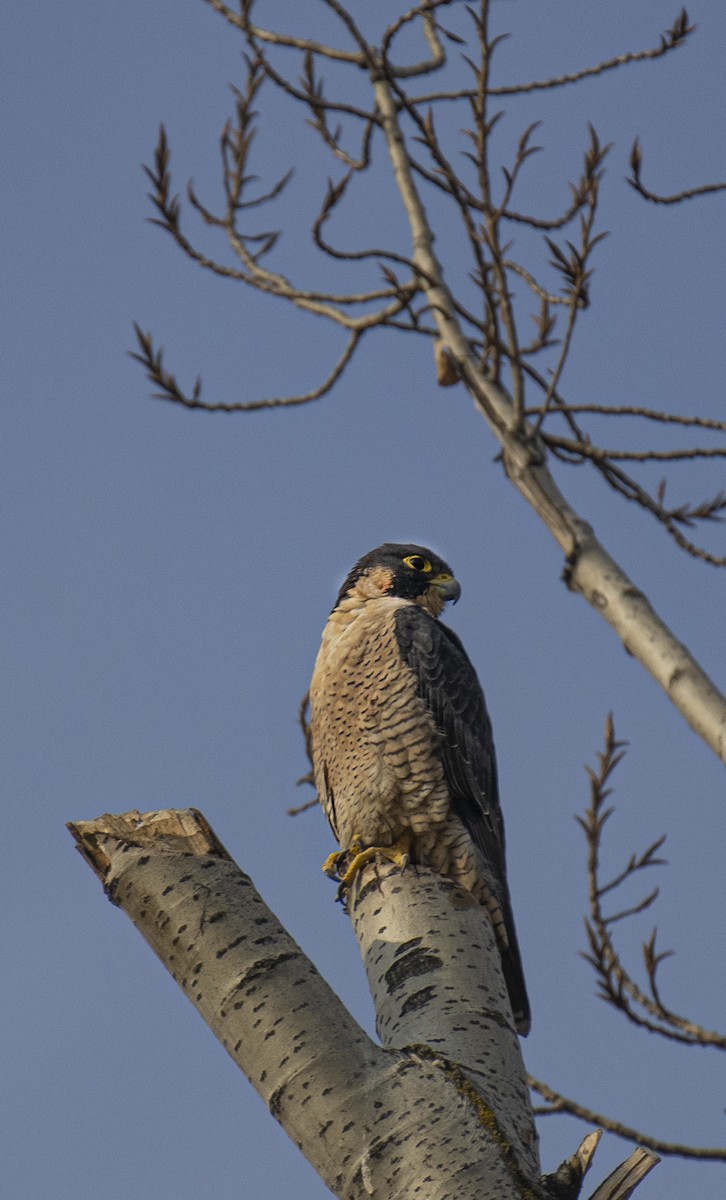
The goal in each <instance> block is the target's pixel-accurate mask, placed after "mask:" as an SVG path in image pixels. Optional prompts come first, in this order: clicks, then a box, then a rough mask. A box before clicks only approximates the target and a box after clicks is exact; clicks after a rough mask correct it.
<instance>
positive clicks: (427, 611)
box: [310, 542, 530, 1035]
mask: <svg viewBox="0 0 726 1200" xmlns="http://www.w3.org/2000/svg"><path fill="white" fill-rule="evenodd" d="M460 593H461V588H460V587H459V584H458V583H457V581H456V579H455V578H454V576H453V574H452V572H451V569H450V568H449V567H448V566H447V564H446V563H445V562H443V561H442V560H441V559H440V558H438V557H437V556H436V555H435V554H432V552H431V551H430V550H426V549H425V548H424V547H423V546H413V545H398V544H395V543H391V542H387V543H385V544H384V545H383V546H379V547H378V549H377V550H372V551H371V552H370V554H366V555H365V556H364V557H363V558H361V559H360V561H359V562H357V563H356V565H355V566H354V567H353V570H352V571H351V572H350V574H349V575H348V577H347V579H346V580H345V583H344V584H343V586H342V588H341V589H340V593H339V595H338V598H337V600H336V603H335V607H334V608H333V611H332V612H331V614H330V617H329V619H328V623H327V625H326V626H325V630H324V632H323V640H322V645H321V647H320V653H319V654H318V658H317V662H316V664H315V670H314V673H313V679H312V683H311V687H310V701H311V707H312V723H311V731H312V750H313V768H314V773H315V783H316V787H317V790H318V796H319V798H320V802H321V805H322V807H323V811H324V812H325V815H326V817H327V819H328V821H329V823H330V826H331V828H332V830H333V833H334V834H335V837H336V839H337V840H338V843H339V845H340V846H341V848H342V850H341V853H339V854H333V855H330V857H329V859H328V860H327V862H326V863H325V864H324V868H323V869H324V870H326V871H327V872H328V873H329V874H333V875H335V876H336V877H337V878H339V879H341V880H342V882H343V884H348V883H349V882H350V881H351V879H352V878H353V876H354V874H355V873H356V871H357V870H358V869H359V868H360V867H362V866H363V865H364V864H365V863H366V862H368V861H370V859H372V858H374V857H375V856H376V855H377V854H383V855H385V856H386V857H388V858H391V859H392V860H393V861H396V862H401V863H402V864H404V865H405V864H406V863H407V862H411V863H415V864H419V865H421V866H425V867H429V868H430V869H431V870H433V871H435V872H437V873H438V874H439V875H444V876H446V877H448V878H449V879H453V880H454V881H455V882H456V883H458V884H459V885H460V886H461V887H463V888H465V889H466V890H467V891H468V892H470V893H471V894H472V895H473V896H474V897H476V899H477V900H478V901H479V902H480V903H481V904H483V905H484V906H485V907H486V909H487V911H488V913H489V916H490V917H491V920H492V925H493V927H494V932H495V935H496V939H497V944H498V946H499V952H500V954H501V959H502V967H503V973H504V979H505V982H506V985H507V989H508V992H509V998H510V1001H511V1004H512V1012H513V1014H514V1020H515V1025H516V1027H517V1030H518V1032H519V1033H521V1034H523V1035H525V1034H527V1033H528V1032H529V1027H530V1016H529V1002H528V1000H527V992H526V988H525V984H524V976H523V973H522V964H521V961H520V957H519V948H518V946H517V937H516V933H515V930H514V918H513V916H512V907H511V902H510V899H509V891H508V888H507V881H506V872H505V863H504V826H503V823H502V814H501V811H500V808H499V795H498V789H497V768H496V761H495V757H494V743H493V741H492V730H491V724H490V721H489V716H488V714H487V710H486V706H485V703H484V696H483V693H482V690H481V686H480V684H479V680H478V679H477V676H476V672H475V671H474V668H473V666H472V665H471V663H470V661H469V659H468V657H467V654H466V651H465V650H464V647H463V646H462V644H461V642H460V641H459V638H458V637H457V636H456V634H455V633H452V631H451V630H450V629H447V627H446V626H445V625H442V624H441V622H440V621H439V620H438V617H439V614H440V613H441V611H442V609H443V607H444V603H445V602H446V601H447V600H454V601H456V600H458V598H459V595H460Z"/></svg>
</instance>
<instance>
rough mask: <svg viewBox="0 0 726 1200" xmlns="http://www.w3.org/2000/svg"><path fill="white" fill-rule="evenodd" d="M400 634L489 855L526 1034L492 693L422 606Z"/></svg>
mask: <svg viewBox="0 0 726 1200" xmlns="http://www.w3.org/2000/svg"><path fill="white" fill-rule="evenodd" d="M396 635H397V640H398V644H399V647H400V650H401V655H402V657H403V659H404V661H405V662H406V663H407V665H408V666H409V668H410V669H411V670H412V671H413V673H414V675H415V677H416V679H417V686H418V693H419V695H420V697H421V699H422V700H423V701H424V704H425V705H426V707H427V708H428V710H429V712H430V713H431V715H432V717H433V719H434V723H435V725H436V729H437V731H438V734H439V738H440V743H439V754H440V757H441V762H442V765H443V769H444V777H445V779H446V783H447V786H448V789H449V793H450V796H451V805H452V810H453V812H454V813H455V814H456V815H457V816H458V817H459V818H460V819H461V821H462V822H463V824H464V826H465V827H466V829H467V830H468V832H469V835H470V836H471V839H472V841H473V842H474V844H475V846H476V847H477V849H478V850H479V853H480V854H481V857H482V860H483V866H484V869H485V872H486V876H487V878H488V880H489V881H490V886H491V887H492V888H493V890H494V895H495V898H496V901H497V903H498V905H499V908H500V911H501V914H502V917H503V920H504V925H505V928H506V931H507V938H508V943H509V944H508V946H506V947H501V954H502V967H503V970H504V977H505V980H506V983H507V988H508V990H509V995H510V998H511V1002H512V1009H513V1011H514V1016H515V1020H516V1023H517V1027H518V1029H519V1031H520V1032H521V1033H523V1034H526V1033H527V1032H528V1031H529V1025H530V1016H529V1001H528V999H527V990H526V986H525V983H524V974H523V971H522V963H521V959H520V955H519V947H518V944H517V935H516V931H515V928H514V917H513V914H512V905H511V901H510V898H509V889H508V887H507V879H506V866H505V858H504V822H503V820H502V813H501V809H500V807H499V786H498V781H497V764H496V757H495V753H494V740H493V737H492V726H491V721H490V720H489V714H488V712H487V709H486V704H485V701H484V693H483V692H482V689H481V684H480V683H479V680H478V678H477V674H476V671H475V670H474V667H473V666H472V664H471V662H470V661H469V657H468V655H467V653H466V651H465V649H464V647H463V646H462V644H461V642H460V640H459V638H458V637H457V636H456V634H455V633H453V632H452V630H451V629H448V628H447V627H446V625H442V624H441V623H440V622H439V621H437V620H436V619H435V618H434V617H431V616H430V615H429V614H428V613H426V612H424V611H423V609H421V608H419V606H418V605H415V604H407V605H405V606H404V607H401V608H399V609H398V610H397V612H396Z"/></svg>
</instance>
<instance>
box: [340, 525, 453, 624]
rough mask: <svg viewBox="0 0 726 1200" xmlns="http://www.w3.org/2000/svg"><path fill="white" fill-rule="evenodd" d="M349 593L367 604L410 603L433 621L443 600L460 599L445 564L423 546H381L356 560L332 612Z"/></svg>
mask: <svg viewBox="0 0 726 1200" xmlns="http://www.w3.org/2000/svg"><path fill="white" fill-rule="evenodd" d="M353 591H355V592H356V593H357V594H358V595H359V596H361V598H364V599H370V600H374V599H376V598H377V597H380V596H395V597H398V598H399V599H401V600H410V601H412V603H414V604H418V605H420V607H421V608H423V609H425V610H426V612H429V613H431V615H432V616H433V617H438V615H439V613H440V612H441V610H442V608H443V607H444V603H445V602H446V601H447V600H453V601H456V600H458V599H459V596H460V595H461V588H460V586H459V584H458V583H457V581H456V579H455V578H454V575H453V572H452V570H451V567H450V566H449V565H448V563H445V562H444V560H443V559H442V558H439V557H438V555H436V554H434V553H432V551H431V550H427V549H426V547H425V546H414V545H401V544H399V543H398V542H384V544H383V545H382V546H378V548H377V549H376V550H371V551H370V553H368V554H364V556H363V558H361V559H359V560H358V562H357V563H356V564H355V566H354V567H353V570H352V571H351V572H350V574H349V575H348V578H347V579H346V581H345V583H344V584H343V586H342V588H341V589H340V592H339V593H338V599H337V600H336V602H335V606H336V608H337V606H338V605H339V604H340V602H341V600H343V599H345V597H346V596H347V595H349V593H351V592H353Z"/></svg>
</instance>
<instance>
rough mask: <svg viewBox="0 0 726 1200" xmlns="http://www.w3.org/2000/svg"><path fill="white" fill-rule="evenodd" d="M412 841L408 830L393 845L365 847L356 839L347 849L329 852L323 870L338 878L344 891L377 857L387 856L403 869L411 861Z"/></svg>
mask: <svg viewBox="0 0 726 1200" xmlns="http://www.w3.org/2000/svg"><path fill="white" fill-rule="evenodd" d="M412 842H413V836H412V834H411V833H410V831H408V830H407V831H406V833H404V834H402V836H401V837H400V838H399V839H398V841H397V842H394V843H393V845H392V846H367V847H366V848H365V849H363V847H362V846H361V844H360V842H358V841H355V842H352V843H351V845H350V846H349V847H348V849H347V850H336V851H335V853H334V854H329V855H328V857H327V858H326V860H325V862H324V863H323V871H324V872H325V874H326V875H329V876H330V878H331V879H337V880H338V882H339V883H340V892H341V893H342V892H344V891H345V890H346V889H347V888H349V887H350V885H351V883H352V882H353V880H354V879H355V877H356V875H357V874H358V872H359V871H360V870H361V869H362V868H363V867H365V866H366V865H367V864H368V863H369V862H373V861H374V860H375V859H378V858H387V859H388V860H389V862H392V863H397V864H398V866H400V868H401V870H403V869H404V868H405V867H407V866H408V864H409V862H410V855H411V845H412Z"/></svg>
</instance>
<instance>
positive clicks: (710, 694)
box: [374, 78, 726, 764]
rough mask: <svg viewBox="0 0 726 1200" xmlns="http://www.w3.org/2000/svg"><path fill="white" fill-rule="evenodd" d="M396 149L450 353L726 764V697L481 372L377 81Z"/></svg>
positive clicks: (568, 559) (506, 445) (593, 594)
mask: <svg viewBox="0 0 726 1200" xmlns="http://www.w3.org/2000/svg"><path fill="white" fill-rule="evenodd" d="M374 89H375V95H376V101H377V105H378V109H379V112H380V114H381V118H382V124H383V130H384V134H385V137H386V142H387V146H388V152H389V155H390V158H391V163H392V166H393V174H394V178H395V180H396V185H397V187H398V190H399V193H400V195H401V199H402V201H403V206H404V209H405V212H406V215H407V217H408V221H409V225H410V229H411V236H412V241H413V255H412V257H413V262H414V263H415V265H416V266H417V267H418V268H419V269H420V271H421V285H422V287H423V289H424V291H425V292H426V295H427V298H428V300H429V304H430V307H431V314H432V316H433V318H434V320H435V322H436V326H437V328H438V331H439V335H440V338H441V344H442V346H443V347H444V349H445V350H446V351H447V352H448V355H449V358H450V362H451V364H453V366H454V367H455V368H456V370H457V371H458V373H459V376H460V378H461V379H462V381H463V382H464V384H465V385H466V387H467V389H468V391H469V393H470V395H471V396H472V398H473V400H474V403H475V404H476V406H477V408H478V410H479V411H480V412H481V414H482V415H483V417H484V418H485V420H486V421H487V423H488V424H489V426H490V428H491V429H492V431H493V432H494V434H495V435H496V437H497V438H498V440H499V442H500V443H501V445H502V449H503V461H504V467H505V470H506V473H507V476H508V478H509V479H510V480H511V482H512V483H513V484H514V486H515V487H516V488H517V489H518V490H519V492H520V493H521V494H522V495H523V496H524V498H525V499H526V500H527V501H528V502H529V503H530V504H531V505H532V507H533V508H534V510H535V512H536V513H537V514H538V515H539V517H540V518H541V519H542V521H543V522H544V524H545V525H546V526H547V528H548V529H549V531H550V533H551V534H552V536H553V537H554V538H555V540H556V541H557V543H558V544H559V546H560V547H561V548H562V550H563V553H564V555H565V572H564V577H565V581H566V583H567V585H568V587H570V588H571V589H572V591H575V592H579V593H580V595H582V596H583V597H584V598H585V599H586V600H587V601H588V603H589V604H590V605H591V606H592V607H593V608H594V609H595V611H596V612H598V613H600V615H601V616H602V617H604V619H605V620H606V621H607V622H608V624H609V625H610V626H611V627H612V628H613V629H614V630H615V632H616V633H617V635H618V637H619V638H620V639H621V641H622V642H623V644H624V646H625V648H626V650H628V652H629V653H630V654H632V655H633V657H634V658H637V659H638V661H639V662H640V663H641V664H642V665H643V666H644V667H645V668H646V670H647V671H649V672H650V674H651V675H652V676H653V678H654V679H655V680H656V682H657V683H659V684H660V686H661V687H662V688H663V690H664V691H665V693H666V695H667V696H668V697H669V699H670V700H671V701H672V702H673V704H675V706H676V708H677V709H678V710H679V712H680V713H681V715H682V716H683V717H684V718H685V720H686V721H687V722H688V724H689V725H690V726H691V728H692V729H693V730H694V732H695V733H697V734H698V735H699V737H701V738H703V740H704V741H705V742H706V744H707V745H708V746H710V747H711V749H712V750H713V751H714V752H715V753H716V754H717V755H718V757H719V758H720V759H721V761H722V762H723V763H725V764H726V697H724V696H723V695H722V694H721V692H719V690H718V689H717V688H716V686H715V684H714V683H713V682H712V681H711V679H709V677H708V675H707V674H706V672H705V671H704V670H703V668H702V667H701V666H700V665H699V663H698V662H697V661H696V660H695V658H694V657H693V655H692V654H691V653H690V652H689V651H688V650H687V649H686V647H685V646H684V645H683V644H682V643H681V642H679V641H678V639H677V638H676V637H675V636H674V635H673V633H672V632H671V630H670V629H669V628H668V626H667V625H666V624H665V623H664V622H663V621H662V620H661V619H660V617H659V616H658V614H657V613H656V612H655V610H654V608H653V607H652V605H651V604H650V602H649V600H648V598H647V597H646V596H645V595H644V594H643V592H642V591H640V589H639V588H637V587H636V586H635V584H634V583H633V582H632V580H630V579H629V577H628V576H627V575H626V573H625V572H624V571H623V570H622V568H621V567H619V566H618V564H617V563H616V562H615V560H614V559H613V558H612V557H611V556H610V555H609V554H608V552H607V550H606V549H605V548H604V546H602V545H601V543H600V542H599V541H598V539H597V538H596V536H595V533H594V531H593V529H592V527H591V526H590V525H589V524H588V523H587V521H584V520H583V519H582V517H580V516H579V515H578V514H577V513H576V512H575V510H574V509H573V508H572V507H571V506H570V505H569V504H568V502H567V501H566V500H565V498H564V496H563V495H562V493H561V492H560V490H559V488H558V487H557V484H556V483H555V481H554V479H553V477H552V475H551V474H550V471H549V469H548V467H547V465H546V451H545V449H544V447H543V446H542V445H541V443H540V442H539V440H538V439H537V437H536V435H535V434H534V431H533V429H532V427H531V426H529V425H527V423H526V422H524V423H523V424H522V427H521V429H518V423H517V413H516V410H515V407H514V404H513V403H512V400H511V398H510V397H509V396H508V395H507V394H506V392H505V391H504V390H503V389H502V388H501V387H499V386H498V385H497V384H496V383H494V382H493V381H492V380H491V379H488V378H487V376H486V375H484V373H483V372H482V371H481V369H480V367H479V364H478V362H477V360H476V358H475V356H474V354H473V353H472V350H471V347H470V345H469V342H468V340H467V339H466V337H465V336H464V333H463V331H462V329H461V325H460V323H459V320H458V318H457V315H456V310H455V307H454V303H453V299H452V296H451V293H450V291H449V289H448V287H447V285H446V283H445V280H444V273H443V268H442V266H441V263H440V262H439V260H438V258H437V257H436V255H435V253H434V249H433V243H434V238H433V233H432V231H431V227H430V225H429V222H428V218H427V215H426V210H425V208H424V205H423V203H422V201H421V197H420V195H419V193H418V189H417V187H416V182H415V179H414V176H413V171H412V168H411V163H410V160H409V157H408V152H407V149H406V145H405V142H404V138H403V135H402V133H401V127H400V123H399V119H398V112H397V108H396V102H395V100H394V98H393V96H392V94H391V89H390V85H389V84H388V82H387V81H386V80H385V79H383V78H379V79H378V80H376V81H375V83H374Z"/></svg>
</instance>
